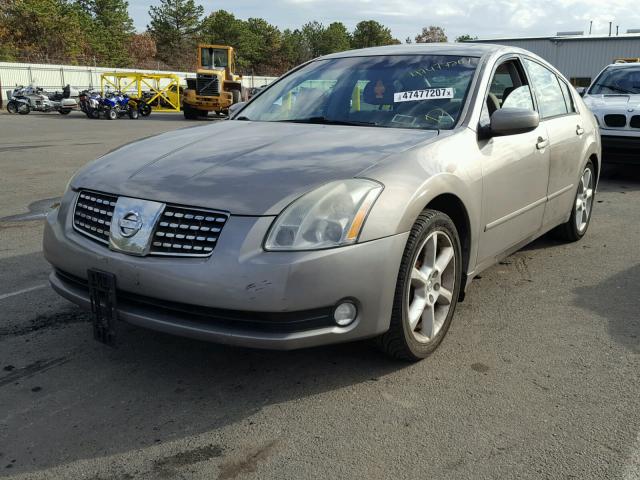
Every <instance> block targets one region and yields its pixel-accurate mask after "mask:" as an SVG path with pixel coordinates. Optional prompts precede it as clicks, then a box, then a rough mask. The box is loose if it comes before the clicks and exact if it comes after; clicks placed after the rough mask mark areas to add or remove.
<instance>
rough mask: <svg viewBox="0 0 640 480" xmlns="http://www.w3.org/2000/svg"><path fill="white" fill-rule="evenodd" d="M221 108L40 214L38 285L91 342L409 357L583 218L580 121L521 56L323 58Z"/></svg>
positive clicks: (589, 180) (446, 53)
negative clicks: (80, 321)
mask: <svg viewBox="0 0 640 480" xmlns="http://www.w3.org/2000/svg"><path fill="white" fill-rule="evenodd" d="M233 115H234V118H233V119H232V120H229V121H225V122H218V123H215V124H207V125H204V126H197V127H194V128H189V129H183V130H177V131H174V132H170V133H166V134H163V135H161V136H158V137H155V138H153V139H146V140H141V141H138V142H135V143H132V144H128V145H125V146H123V147H121V148H119V149H118V150H116V151H113V152H111V153H109V154H107V155H105V156H104V157H102V158H100V159H98V160H97V161H95V162H93V163H90V164H88V165H87V166H86V167H84V168H83V169H81V170H80V171H79V172H78V173H77V174H76V175H75V176H74V177H73V179H72V180H71V181H70V185H69V188H68V189H67V192H66V193H65V195H64V198H63V201H62V202H61V205H60V207H59V208H58V209H57V210H56V211H54V212H52V213H51V214H50V215H49V216H48V218H47V225H46V228H45V234H44V251H45V255H46V258H47V259H48V261H49V262H50V263H51V264H52V265H53V267H54V269H53V272H52V274H51V277H50V280H51V284H52V286H53V288H54V289H55V290H56V291H57V292H58V293H60V294H61V295H62V296H64V297H66V298H68V299H69V300H71V301H72V302H74V303H77V304H78V305H81V306H84V307H86V308H91V309H92V312H93V327H94V335H95V337H96V338H97V339H99V340H101V341H104V342H112V341H113V340H114V338H115V334H116V330H117V326H118V324H119V321H125V322H129V323H132V324H136V325H140V326H143V327H147V328H151V329H155V330H160V331H163V332H168V333H172V334H176V335H184V336H189V337H193V338H198V339H206V340H211V341H216V342H223V343H229V344H235V345H243V346H251V347H261V348H279V349H291V348H299V347H309V346H315V345H322V344H329V343H335V342H344V341H351V340H357V339H364V338H374V339H375V340H376V342H377V344H378V345H379V346H380V347H381V348H382V349H383V350H384V351H385V352H387V353H388V354H390V355H391V356H393V357H395V358H400V359H407V360H417V359H421V358H424V357H425V356H427V355H428V354H429V353H431V352H432V351H433V350H434V349H435V348H436V347H437V346H438V345H439V344H440V342H441V341H442V339H443V337H444V336H445V334H446V332H447V330H448V328H449V325H450V324H451V320H452V317H453V315H454V311H455V308H456V304H457V303H458V302H459V301H461V300H462V299H463V298H464V292H465V290H466V289H467V288H468V287H469V284H470V282H471V280H472V279H473V277H474V276H476V275H478V274H479V273H480V272H481V271H483V270H484V269H486V268H487V267H489V266H491V265H492V264H494V263H495V262H497V261H498V260H499V259H501V258H502V257H505V256H507V255H509V254H510V253H512V252H514V251H515V250H517V249H519V248H520V247H522V246H523V245H525V244H526V243H528V242H530V241H532V240H533V239H535V238H536V237H538V236H540V235H542V234H544V233H545V232H547V231H550V230H553V232H554V234H555V235H556V236H557V237H558V238H560V239H563V240H565V241H576V240H579V239H580V238H581V237H582V236H583V235H585V233H586V231H587V228H588V226H589V220H590V218H591V212H592V206H593V203H594V195H595V189H596V185H597V180H598V173H599V169H600V153H601V147H600V138H599V135H598V129H597V125H596V124H595V121H594V117H593V115H592V114H591V113H589V111H588V110H587V108H586V107H585V105H584V103H583V102H582V100H581V98H580V97H579V95H577V93H576V92H575V91H574V89H573V88H572V87H571V86H570V85H569V83H568V82H567V80H566V79H565V78H564V77H563V76H562V75H561V74H560V73H559V72H558V71H557V70H556V69H554V68H553V67H552V66H551V65H549V64H548V63H547V62H545V61H544V60H542V59H540V58H538V57H536V56H535V55H533V54H531V53H529V52H527V51H524V50H518V49H515V48H511V47H502V46H492V45H472V44H458V45H447V44H441V45H435V44H432V45H415V46H414V45H402V46H391V47H381V48H373V49H365V50H357V51H350V52H343V53H338V54H333V55H329V56H325V57H322V58H319V59H316V60H313V61H311V62H308V63H306V64H304V65H302V66H300V67H299V68H296V69H294V70H293V71H291V72H289V73H288V74H287V75H284V76H283V77H282V78H280V79H279V80H278V81H277V82H275V83H274V84H272V85H270V86H269V87H268V88H266V89H265V90H263V91H262V92H260V94H259V95H257V96H255V97H254V98H253V99H252V100H251V101H250V102H249V103H247V104H244V105H239V106H238V107H237V108H236V109H235V111H234V113H233Z"/></svg>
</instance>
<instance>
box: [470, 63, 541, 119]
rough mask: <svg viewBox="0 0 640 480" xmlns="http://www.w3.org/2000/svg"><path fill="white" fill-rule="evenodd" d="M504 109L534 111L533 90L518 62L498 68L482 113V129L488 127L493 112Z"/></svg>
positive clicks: (501, 65)
mask: <svg viewBox="0 0 640 480" xmlns="http://www.w3.org/2000/svg"><path fill="white" fill-rule="evenodd" d="M502 108H521V109H526V110H533V97H532V96H531V89H530V88H529V85H528V84H527V79H526V77H525V75H524V74H523V73H522V67H521V65H520V63H519V62H517V61H516V60H509V61H507V62H505V63H502V64H500V65H499V66H498V68H496V71H495V73H494V74H493V78H492V79H491V83H490V84H489V93H488V94H487V98H486V99H485V102H484V105H483V107H482V111H481V112H480V127H488V126H489V124H490V123H491V115H493V112H495V111H496V110H500V109H502Z"/></svg>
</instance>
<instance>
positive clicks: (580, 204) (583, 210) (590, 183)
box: [553, 160, 596, 242]
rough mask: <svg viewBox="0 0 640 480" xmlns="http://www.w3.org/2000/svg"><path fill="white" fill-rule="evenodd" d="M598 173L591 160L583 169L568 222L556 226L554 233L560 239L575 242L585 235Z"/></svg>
mask: <svg viewBox="0 0 640 480" xmlns="http://www.w3.org/2000/svg"><path fill="white" fill-rule="evenodd" d="M595 178H596V173H595V167H594V166H593V162H592V161H591V160H589V161H588V162H587V165H586V166H585V167H584V170H583V171H582V175H581V176H580V181H579V182H578V191H577V192H576V196H575V199H574V201H573V208H572V209H571V216H570V217H569V220H568V221H567V222H566V223H563V224H562V225H560V226H558V227H556V229H555V230H554V231H553V234H554V236H555V237H556V238H558V239H559V240H563V241H565V242H575V241H578V240H580V239H581V238H582V237H584V235H585V233H587V229H588V228H589V222H590V221H591V212H592V211H593V200H594V197H595V194H596V189H595V183H596V180H595Z"/></svg>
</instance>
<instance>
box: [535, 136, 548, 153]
mask: <svg viewBox="0 0 640 480" xmlns="http://www.w3.org/2000/svg"><path fill="white" fill-rule="evenodd" d="M547 145H549V140H547V139H546V138H542V137H538V143H536V148H537V149H538V150H542V149H543V148H546V147H547Z"/></svg>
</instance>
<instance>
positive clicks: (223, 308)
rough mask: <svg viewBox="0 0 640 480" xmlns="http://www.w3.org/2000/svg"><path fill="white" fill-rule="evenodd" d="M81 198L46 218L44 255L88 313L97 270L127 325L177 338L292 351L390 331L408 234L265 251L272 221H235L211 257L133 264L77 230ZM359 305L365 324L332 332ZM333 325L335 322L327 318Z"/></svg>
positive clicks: (57, 285)
mask: <svg viewBox="0 0 640 480" xmlns="http://www.w3.org/2000/svg"><path fill="white" fill-rule="evenodd" d="M74 197H75V193H74V192H68V193H67V194H66V195H65V198H64V199H63V202H62V206H61V207H60V209H58V210H56V211H54V212H52V213H50V214H49V216H48V217H47V222H46V226H45V233H44V253H45V257H46V259H47V260H48V261H49V263H51V264H52V265H53V266H54V268H55V269H56V271H54V273H52V275H51V277H50V280H51V285H52V287H53V288H54V289H55V290H56V291H57V292H58V293H59V294H60V295H62V296H63V297H65V298H67V299H69V300H71V301H72V302H74V303H76V304H78V305H80V306H82V307H85V308H88V307H89V295H88V290H87V289H86V287H83V285H82V282H86V279H87V270H88V269H90V268H95V269H99V270H103V271H107V272H110V273H113V274H115V275H116V278H117V288H118V291H119V298H120V297H121V298H122V299H123V300H122V301H120V300H119V307H118V314H119V318H121V319H122V320H124V321H127V322H130V323H132V324H136V325H139V326H142V327H146V328H150V329H154V330H160V331H163V332H167V333H170V334H175V335H181V336H187V337H192V338H197V339H202V340H210V341H215V342H219V343H227V344H234V345H241V346H250V347H259V348H274V349H293V348H301V347H310V346H315V345H323V344H330V343H337V342H343V341H351V340H357V339H362V338H368V337H373V336H375V335H378V334H380V333H382V332H384V331H386V330H387V329H388V328H389V319H390V317H391V309H392V305H393V297H394V292H395V285H396V278H397V274H398V268H399V265H400V260H401V257H402V252H403V250H404V247H405V244H406V240H407V235H408V233H404V234H399V235H394V236H391V237H386V238H382V239H379V240H374V241H370V242H366V243H362V244H357V245H353V246H349V247H342V248H336V249H331V250H321V251H314V252H265V251H264V250H263V249H262V246H261V244H262V240H263V238H264V235H265V233H266V232H267V230H268V228H269V226H270V224H271V222H272V221H273V217H235V216H232V217H230V219H229V220H228V223H227V224H226V225H225V227H224V230H223V233H222V234H221V237H220V239H219V243H218V245H217V246H216V249H215V250H214V252H213V255H212V256H211V257H209V258H204V259H203V258H200V259H198V258H172V257H134V256H130V255H126V254H122V253H118V252H114V251H111V250H109V249H108V248H106V247H105V246H104V245H101V244H97V243H95V242H94V241H92V240H90V239H88V238H86V237H84V236H83V235H81V234H79V233H78V232H76V231H75V230H73V228H72V225H71V215H72V212H71V208H72V207H71V206H72V205H73V200H74ZM345 298H349V299H354V300H355V303H356V304H357V306H358V316H357V318H356V320H355V321H354V322H353V323H352V324H350V325H349V326H347V327H339V326H337V325H332V324H330V317H331V315H332V310H333V307H334V306H335V305H336V304H337V303H339V302H340V301H341V300H343V299H345ZM327 318H329V320H327Z"/></svg>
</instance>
